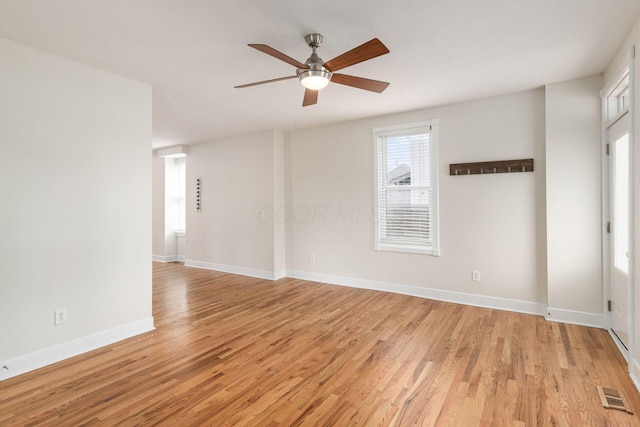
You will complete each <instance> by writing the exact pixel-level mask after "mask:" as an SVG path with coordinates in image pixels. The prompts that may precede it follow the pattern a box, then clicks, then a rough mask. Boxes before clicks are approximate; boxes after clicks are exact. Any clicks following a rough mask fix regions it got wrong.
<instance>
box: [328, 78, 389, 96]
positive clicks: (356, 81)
mask: <svg viewBox="0 0 640 427" xmlns="http://www.w3.org/2000/svg"><path fill="white" fill-rule="evenodd" d="M331 81H332V82H333V83H338V84H341V85H346V86H352V87H357V88H358V89H364V90H370V91H371V92H378V93H382V92H383V91H384V90H385V89H386V88H387V86H389V83H387V82H381V81H380V80H371V79H365V78H363V77H356V76H348V75H346V74H337V73H334V74H333V77H331Z"/></svg>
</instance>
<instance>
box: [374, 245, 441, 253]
mask: <svg viewBox="0 0 640 427" xmlns="http://www.w3.org/2000/svg"><path fill="white" fill-rule="evenodd" d="M374 250H376V251H381V252H404V253H410V254H419V255H433V256H440V250H439V249H436V248H432V247H426V246H417V245H415V246H414V245H400V244H392V243H378V244H376V246H375V248H374Z"/></svg>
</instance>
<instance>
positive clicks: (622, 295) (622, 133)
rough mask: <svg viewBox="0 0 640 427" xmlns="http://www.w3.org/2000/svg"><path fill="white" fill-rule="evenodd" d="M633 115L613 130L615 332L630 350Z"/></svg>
mask: <svg viewBox="0 0 640 427" xmlns="http://www.w3.org/2000/svg"><path fill="white" fill-rule="evenodd" d="M628 116H629V115H628V114H626V115H625V116H623V117H622V118H620V120H618V121H617V122H616V123H615V124H614V125H613V126H611V127H610V128H609V137H608V139H609V162H610V163H609V182H610V184H611V188H610V197H611V200H610V205H609V206H610V208H611V212H610V218H611V225H610V227H611V271H610V278H611V329H612V330H613V332H614V333H615V334H616V335H617V336H618V338H619V339H620V341H621V342H622V344H623V345H624V346H625V348H627V349H628V348H629V117H628Z"/></svg>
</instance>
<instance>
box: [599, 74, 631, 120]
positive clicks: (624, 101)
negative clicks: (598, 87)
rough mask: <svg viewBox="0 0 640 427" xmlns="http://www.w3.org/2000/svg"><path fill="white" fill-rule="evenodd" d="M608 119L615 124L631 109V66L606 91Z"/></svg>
mask: <svg viewBox="0 0 640 427" xmlns="http://www.w3.org/2000/svg"><path fill="white" fill-rule="evenodd" d="M605 99H606V113H605V114H606V121H607V122H608V123H609V124H613V122H615V121H616V120H617V119H619V118H620V117H621V116H623V115H624V114H625V113H626V112H627V111H629V68H626V69H625V70H624V71H623V73H622V75H621V76H620V78H619V80H618V81H617V82H616V83H615V85H614V86H613V88H612V89H611V90H610V91H608V92H607V93H605Z"/></svg>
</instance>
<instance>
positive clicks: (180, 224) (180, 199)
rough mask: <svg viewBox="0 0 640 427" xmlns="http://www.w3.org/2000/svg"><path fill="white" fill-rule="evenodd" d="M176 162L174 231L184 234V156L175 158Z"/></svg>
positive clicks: (185, 206)
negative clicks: (175, 219) (175, 222)
mask: <svg viewBox="0 0 640 427" xmlns="http://www.w3.org/2000/svg"><path fill="white" fill-rule="evenodd" d="M175 163H176V168H177V169H176V178H177V180H178V182H177V183H176V189H177V194H176V195H175V197H176V209H177V210H178V211H177V213H176V218H177V224H176V233H177V234H179V235H182V236H184V235H185V233H186V230H187V224H186V209H187V200H186V198H187V194H186V175H187V174H186V167H187V162H186V158H185V157H180V158H176V159H175Z"/></svg>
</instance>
